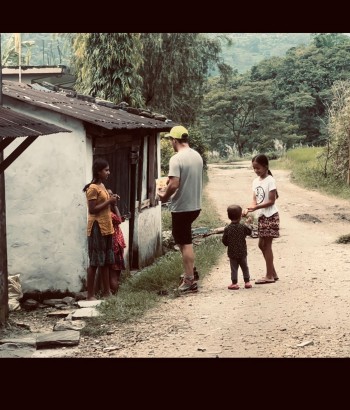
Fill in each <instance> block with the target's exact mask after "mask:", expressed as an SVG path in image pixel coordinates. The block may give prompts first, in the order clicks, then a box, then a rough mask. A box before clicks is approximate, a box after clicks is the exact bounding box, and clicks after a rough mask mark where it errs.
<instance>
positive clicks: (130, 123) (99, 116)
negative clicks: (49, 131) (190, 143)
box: [2, 81, 177, 132]
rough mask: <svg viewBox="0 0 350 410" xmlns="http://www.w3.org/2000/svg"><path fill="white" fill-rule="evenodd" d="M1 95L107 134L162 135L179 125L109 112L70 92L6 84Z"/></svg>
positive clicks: (123, 112) (119, 110) (102, 106)
mask: <svg viewBox="0 0 350 410" xmlns="http://www.w3.org/2000/svg"><path fill="white" fill-rule="evenodd" d="M2 92H3V95H5V96H8V97H12V98H15V99H17V100H20V101H24V102H26V103H28V104H32V105H35V106H39V107H42V108H46V109H48V110H51V111H55V112H58V113H60V114H64V115H68V116H70V117H74V118H77V119H79V120H82V121H84V122H87V123H90V124H94V125H97V126H100V127H102V128H105V129H108V130H121V131H122V130H137V129H149V130H157V131H158V132H162V131H169V130H170V129H171V128H172V127H173V126H174V125H177V124H175V123H174V122H172V121H171V120H166V121H160V120H157V119H154V118H148V117H145V116H142V115H136V114H132V113H130V112H127V111H126V110H124V109H116V108H109V107H106V106H104V105H101V104H100V103H99V102H98V101H96V100H94V99H92V98H91V99H92V101H94V102H92V101H84V100H81V99H78V98H75V97H74V96H73V95H71V94H69V93H67V92H52V91H49V90H47V91H41V90H37V89H33V87H31V86H30V85H28V84H24V83H15V82H13V81H3V87H2ZM112 105H113V104H112Z"/></svg>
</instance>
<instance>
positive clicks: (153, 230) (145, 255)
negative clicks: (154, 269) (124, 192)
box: [134, 205, 162, 268]
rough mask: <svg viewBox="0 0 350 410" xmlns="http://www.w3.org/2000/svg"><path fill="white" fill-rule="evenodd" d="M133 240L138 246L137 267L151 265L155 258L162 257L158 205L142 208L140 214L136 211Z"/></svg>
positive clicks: (159, 209) (159, 208)
mask: <svg viewBox="0 0 350 410" xmlns="http://www.w3.org/2000/svg"><path fill="white" fill-rule="evenodd" d="M135 221H136V222H135V224H136V226H135V232H134V236H136V238H135V237H134V242H135V239H136V241H137V243H138V244H139V247H138V259H139V261H138V262H139V267H140V268H144V267H145V266H148V265H151V264H152V263H153V262H154V261H155V259H156V258H158V257H159V256H161V255H162V230H161V228H162V225H161V207H160V205H157V206H154V207H151V208H144V209H143V210H142V211H141V212H140V213H138V212H137V209H136V218H135Z"/></svg>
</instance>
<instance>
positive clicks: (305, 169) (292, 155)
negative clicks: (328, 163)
mask: <svg viewBox="0 0 350 410" xmlns="http://www.w3.org/2000/svg"><path fill="white" fill-rule="evenodd" d="M323 151H324V148H322V147H311V148H296V149H293V150H290V151H287V153H286V154H285V156H283V157H281V158H279V159H278V160H273V161H270V167H271V170H272V173H273V169H274V168H275V169H290V170H291V171H292V172H291V179H292V181H293V182H295V183H296V184H297V185H299V186H302V187H304V188H307V189H310V190H317V191H319V192H322V193H324V194H327V195H331V196H334V197H337V198H342V199H350V186H349V185H347V184H346V181H339V180H336V179H335V178H332V176H331V175H327V177H325V176H324V167H325V158H324V156H323Z"/></svg>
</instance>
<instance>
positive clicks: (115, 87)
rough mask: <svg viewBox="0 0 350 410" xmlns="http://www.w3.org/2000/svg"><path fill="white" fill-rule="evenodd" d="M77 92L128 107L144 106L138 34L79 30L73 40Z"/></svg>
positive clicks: (140, 47)
mask: <svg viewBox="0 0 350 410" xmlns="http://www.w3.org/2000/svg"><path fill="white" fill-rule="evenodd" d="M73 49H74V57H75V73H76V76H77V81H76V85H75V88H76V90H77V91H79V92H82V93H85V94H88V95H92V96H93V97H99V98H102V99H105V100H108V101H112V102H115V103H119V102H121V101H125V102H127V103H128V104H129V105H131V106H138V107H142V106H144V102H143V98H142V92H141V87H142V78H141V76H140V74H139V69H140V66H141V63H142V44H141V41H140V34H136V33H82V34H77V35H76V36H75V37H74V39H73Z"/></svg>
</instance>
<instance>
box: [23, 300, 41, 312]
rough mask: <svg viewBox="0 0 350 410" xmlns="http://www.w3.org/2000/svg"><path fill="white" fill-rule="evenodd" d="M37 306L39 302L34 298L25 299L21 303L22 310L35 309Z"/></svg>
mask: <svg viewBox="0 0 350 410" xmlns="http://www.w3.org/2000/svg"><path fill="white" fill-rule="evenodd" d="M38 306H39V302H38V301H36V300H34V299H27V300H26V301H24V302H23V303H22V304H21V307H22V308H23V309H24V310H35V309H36V308H37V307H38Z"/></svg>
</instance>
